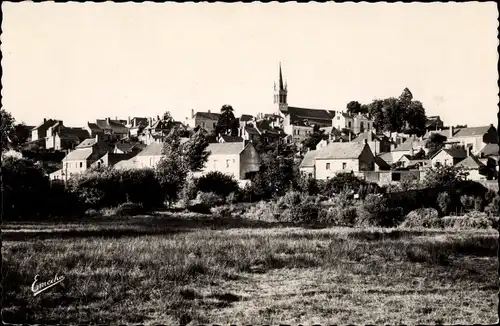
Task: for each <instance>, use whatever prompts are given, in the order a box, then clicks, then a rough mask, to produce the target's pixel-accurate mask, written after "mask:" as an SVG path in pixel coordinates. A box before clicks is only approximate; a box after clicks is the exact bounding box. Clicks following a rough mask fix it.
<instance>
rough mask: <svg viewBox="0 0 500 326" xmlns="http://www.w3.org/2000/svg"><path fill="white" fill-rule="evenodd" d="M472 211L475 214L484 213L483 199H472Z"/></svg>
mask: <svg viewBox="0 0 500 326" xmlns="http://www.w3.org/2000/svg"><path fill="white" fill-rule="evenodd" d="M474 210H475V211H477V212H482V211H484V199H483V198H482V197H476V199H474Z"/></svg>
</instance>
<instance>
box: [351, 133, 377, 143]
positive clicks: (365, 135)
mask: <svg viewBox="0 0 500 326" xmlns="http://www.w3.org/2000/svg"><path fill="white" fill-rule="evenodd" d="M370 133H371V134H372V141H375V140H378V141H381V140H382V139H381V138H382V136H379V135H376V134H375V133H374V132H372V131H365V132H362V133H360V134H359V135H358V137H356V138H354V139H353V141H355V142H360V141H365V140H368V137H369V135H370Z"/></svg>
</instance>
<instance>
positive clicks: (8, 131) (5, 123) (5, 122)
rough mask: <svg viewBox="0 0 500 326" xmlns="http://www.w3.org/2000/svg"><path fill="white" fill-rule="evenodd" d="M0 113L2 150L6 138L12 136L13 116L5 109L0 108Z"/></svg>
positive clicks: (6, 141) (5, 146)
mask: <svg viewBox="0 0 500 326" xmlns="http://www.w3.org/2000/svg"><path fill="white" fill-rule="evenodd" d="M0 114H1V118H2V125H1V127H0V132H1V137H2V150H4V149H6V148H7V144H8V139H9V138H11V137H12V134H13V133H14V122H15V120H14V118H13V117H12V115H11V114H10V113H9V112H7V111H6V110H5V109H3V108H2V109H0Z"/></svg>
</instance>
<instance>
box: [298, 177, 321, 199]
mask: <svg viewBox="0 0 500 326" xmlns="http://www.w3.org/2000/svg"><path fill="white" fill-rule="evenodd" d="M298 188H299V189H300V191H302V192H304V193H306V194H308V195H317V194H318V193H319V192H320V188H319V184H318V180H316V179H315V178H310V177H308V176H305V175H301V176H300V178H299V180H298Z"/></svg>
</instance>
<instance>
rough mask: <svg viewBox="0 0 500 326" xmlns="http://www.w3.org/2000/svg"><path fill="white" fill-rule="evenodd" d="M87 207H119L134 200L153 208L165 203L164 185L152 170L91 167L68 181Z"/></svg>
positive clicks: (70, 187) (71, 189)
mask: <svg viewBox="0 0 500 326" xmlns="http://www.w3.org/2000/svg"><path fill="white" fill-rule="evenodd" d="M68 181H69V182H68V187H69V189H70V192H71V193H73V194H74V195H75V196H76V197H77V198H78V199H79V202H80V203H81V204H82V206H83V207H84V208H86V209H87V208H101V207H116V206H118V205H120V204H122V203H126V202H133V203H138V204H141V205H142V206H143V207H147V208H153V207H160V206H162V205H163V199H164V195H163V193H162V188H161V186H160V184H159V182H158V180H157V179H156V177H155V173H154V171H153V170H151V169H134V170H114V169H105V170H99V171H96V170H91V171H86V172H84V173H82V174H78V175H76V176H74V177H72V178H71V179H70V180H68Z"/></svg>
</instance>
